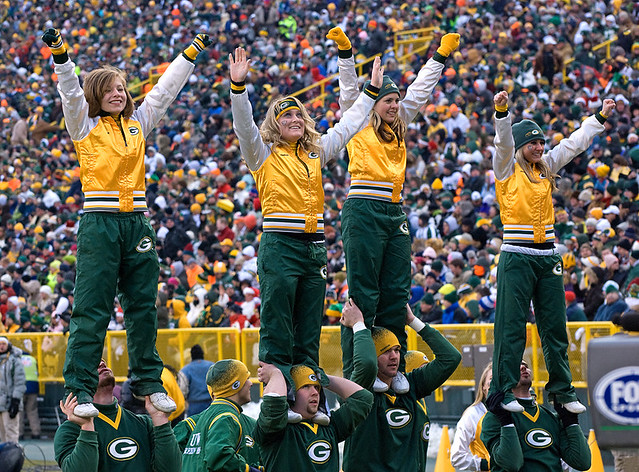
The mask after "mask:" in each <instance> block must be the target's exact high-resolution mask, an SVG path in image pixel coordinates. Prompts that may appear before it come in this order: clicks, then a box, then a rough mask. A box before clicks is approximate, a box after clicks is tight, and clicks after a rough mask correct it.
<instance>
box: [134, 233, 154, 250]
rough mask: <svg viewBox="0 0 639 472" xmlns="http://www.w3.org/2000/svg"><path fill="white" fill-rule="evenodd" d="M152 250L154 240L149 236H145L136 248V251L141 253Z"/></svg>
mask: <svg viewBox="0 0 639 472" xmlns="http://www.w3.org/2000/svg"><path fill="white" fill-rule="evenodd" d="M151 249H153V240H152V239H151V238H150V237H149V236H144V237H143V238H142V239H140V242H139V243H138V245H137V246H135V250H136V251H138V252H141V253H145V252H149V251H150V250H151Z"/></svg>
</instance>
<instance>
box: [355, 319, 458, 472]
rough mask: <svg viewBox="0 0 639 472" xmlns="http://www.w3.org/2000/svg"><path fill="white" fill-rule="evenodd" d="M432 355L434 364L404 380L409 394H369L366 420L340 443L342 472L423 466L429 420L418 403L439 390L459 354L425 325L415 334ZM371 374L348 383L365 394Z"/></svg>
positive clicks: (411, 469)
mask: <svg viewBox="0 0 639 472" xmlns="http://www.w3.org/2000/svg"><path fill="white" fill-rule="evenodd" d="M418 334H419V335H420V336H421V338H422V339H423V340H424V341H425V342H426V344H428V346H429V347H430V348H431V349H432V351H433V353H434V354H435V359H434V360H433V361H431V362H429V363H428V364H426V365H424V366H422V367H420V368H418V369H415V370H413V371H412V372H411V373H409V374H407V375H406V378H407V379H408V382H409V384H410V390H409V391H408V392H407V393H404V394H399V395H398V394H395V393H394V392H393V391H392V390H388V391H387V392H383V393H374V394H373V395H374V400H373V409H372V411H371V413H370V414H369V415H368V418H366V420H365V421H364V422H363V423H362V424H361V425H359V426H358V427H357V429H356V430H355V432H354V433H353V434H352V435H351V437H350V438H348V439H347V440H346V447H345V449H344V471H345V472H358V471H366V472H371V471H372V472H377V471H379V472H382V471H384V472H386V471H389V470H401V471H403V472H404V471H405V472H413V471H418V470H420V469H419V468H420V467H422V469H421V470H423V467H424V466H425V463H426V457H425V455H424V451H425V450H426V449H427V448H428V434H429V429H430V421H429V420H428V415H427V413H426V412H425V411H424V409H423V406H422V405H420V404H419V403H418V400H420V399H422V398H424V397H425V396H427V395H430V394H431V393H432V392H433V391H434V390H435V389H437V388H439V387H440V386H441V385H442V384H443V383H444V382H445V381H446V379H448V377H450V376H451V374H452V373H453V372H454V371H455V369H456V368H457V366H458V365H459V362H460V361H461V354H459V351H457V349H455V347H454V346H453V345H452V344H451V343H449V342H448V340H446V338H444V336H442V335H441V334H440V333H439V332H438V331H437V330H435V329H433V328H431V327H430V326H429V325H426V326H425V327H424V328H423V329H422V330H421V331H419V333H418ZM376 375H377V374H376V373H375V372H363V375H356V374H355V373H354V374H353V377H352V380H354V381H355V382H357V383H358V384H360V385H361V386H363V387H365V388H368V389H371V388H372V385H373V382H374V381H375V376H376Z"/></svg>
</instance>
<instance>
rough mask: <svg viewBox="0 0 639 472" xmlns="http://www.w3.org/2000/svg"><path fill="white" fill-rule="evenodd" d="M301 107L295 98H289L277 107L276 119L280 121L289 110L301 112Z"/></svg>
mask: <svg viewBox="0 0 639 472" xmlns="http://www.w3.org/2000/svg"><path fill="white" fill-rule="evenodd" d="M299 109H300V107H299V105H298V104H297V102H296V101H295V99H293V98H287V99H285V100H284V101H283V102H281V103H279V104H278V105H277V106H276V107H275V119H276V120H279V119H280V116H282V115H283V114H284V113H285V112H287V111H288V110H299Z"/></svg>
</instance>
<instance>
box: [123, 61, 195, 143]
mask: <svg viewBox="0 0 639 472" xmlns="http://www.w3.org/2000/svg"><path fill="white" fill-rule="evenodd" d="M194 68H195V64H193V63H192V62H191V61H187V60H186V59H185V58H184V57H183V56H182V54H180V55H179V56H178V57H176V58H175V59H174V60H173V62H171V64H170V65H169V67H167V69H166V71H164V74H162V77H160V80H158V83H157V84H155V86H154V87H153V88H152V89H151V91H150V92H149V93H147V94H146V97H144V101H143V102H142V105H140V107H139V108H138V109H137V110H135V112H133V118H134V119H136V120H138V121H139V122H140V125H141V126H142V133H143V135H144V137H147V136H148V135H149V133H150V132H151V131H152V130H153V128H155V126H156V125H157V124H158V122H159V121H160V120H161V119H162V117H163V116H164V114H165V113H166V110H167V109H168V108H169V105H171V103H173V101H174V100H175V98H176V97H177V96H178V94H179V93H180V90H182V87H184V84H186V81H187V80H188V79H189V77H190V76H191V73H192V72H193V69H194Z"/></svg>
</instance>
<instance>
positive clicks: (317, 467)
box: [255, 329, 377, 472]
mask: <svg viewBox="0 0 639 472" xmlns="http://www.w3.org/2000/svg"><path fill="white" fill-rule="evenodd" d="M365 372H372V375H373V376H375V375H377V358H376V357H375V344H374V343H373V338H371V332H370V330H368V329H363V330H361V331H358V332H356V333H354V335H353V375H359V376H363V375H364V373H365ZM372 400H373V395H372V394H371V393H370V392H369V391H368V390H360V391H358V392H355V393H354V394H353V395H351V396H350V397H348V398H347V399H346V400H345V401H344V402H343V403H342V405H341V407H340V408H338V409H337V410H333V411H332V412H331V422H330V424H329V425H328V426H321V425H318V424H315V423H311V422H307V421H302V422H301V423H297V424H288V423H287V411H288V402H287V401H286V397H283V396H268V395H267V396H265V397H264V401H263V402H262V408H261V410H260V416H259V418H258V419H257V427H256V428H255V440H256V442H257V443H258V444H259V446H260V452H261V454H262V459H263V463H264V465H265V469H266V470H267V471H268V472H291V471H298V470H299V471H304V472H307V471H330V472H338V471H339V470H340V468H339V450H338V444H339V443H340V442H341V441H343V440H344V439H346V438H347V437H348V436H349V435H351V434H352V433H353V431H354V430H355V428H356V427H357V425H359V424H360V423H361V422H362V421H363V420H364V419H365V418H366V416H367V415H368V414H369V412H370V409H371V402H372Z"/></svg>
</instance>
